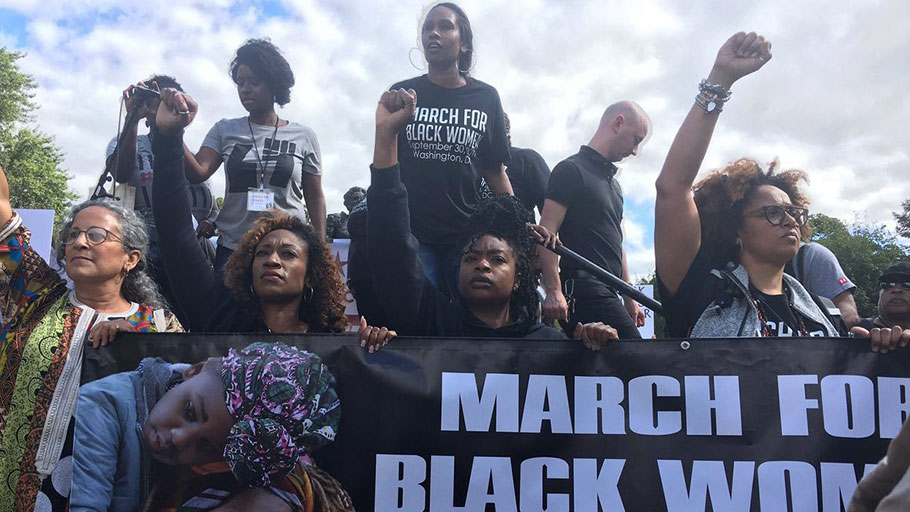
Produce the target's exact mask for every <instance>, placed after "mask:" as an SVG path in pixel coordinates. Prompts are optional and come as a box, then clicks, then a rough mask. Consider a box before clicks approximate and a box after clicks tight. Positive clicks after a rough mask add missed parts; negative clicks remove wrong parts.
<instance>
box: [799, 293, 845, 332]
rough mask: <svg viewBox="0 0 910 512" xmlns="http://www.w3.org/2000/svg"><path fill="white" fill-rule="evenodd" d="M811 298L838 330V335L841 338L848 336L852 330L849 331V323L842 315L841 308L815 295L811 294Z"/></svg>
mask: <svg viewBox="0 0 910 512" xmlns="http://www.w3.org/2000/svg"><path fill="white" fill-rule="evenodd" d="M809 296H810V297H812V300H813V301H814V302H815V305H816V306H818V309H820V310H821V312H822V314H823V315H825V318H827V319H828V321H829V322H831V325H833V326H834V328H835V329H837V333H838V334H840V335H841V336H847V335H848V334H849V332H850V330H849V329H847V323H846V322H844V318H843V316H842V315H841V313H840V308H838V307H837V305H836V304H834V301H832V300H831V299H829V298H827V297H822V296H820V295H816V294H814V293H809Z"/></svg>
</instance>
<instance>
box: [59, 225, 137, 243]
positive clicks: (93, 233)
mask: <svg viewBox="0 0 910 512" xmlns="http://www.w3.org/2000/svg"><path fill="white" fill-rule="evenodd" d="M82 233H85V241H86V242H88V244H89V245H100V244H103V243H104V242H105V241H107V239H108V238H111V239H113V240H114V241H115V242H120V243H123V240H122V239H121V238H120V237H119V236H117V235H115V234H113V233H111V232H110V231H108V230H106V229H104V228H100V227H98V226H92V227H90V228H88V229H84V230H83V229H79V228H70V230H69V231H67V232H66V235H64V237H63V245H73V244H74V243H75V242H76V240H78V239H79V235H81V234H82Z"/></svg>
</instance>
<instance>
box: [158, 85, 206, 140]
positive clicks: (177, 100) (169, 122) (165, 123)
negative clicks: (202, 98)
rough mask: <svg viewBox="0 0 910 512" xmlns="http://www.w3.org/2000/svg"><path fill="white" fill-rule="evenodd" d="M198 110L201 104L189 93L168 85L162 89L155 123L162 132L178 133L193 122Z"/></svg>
mask: <svg viewBox="0 0 910 512" xmlns="http://www.w3.org/2000/svg"><path fill="white" fill-rule="evenodd" d="M198 111H199V104H198V103H196V101H195V100H194V99H193V98H192V97H191V96H190V95H189V94H186V93H182V92H180V91H178V90H177V89H172V88H170V87H168V88H166V89H163V90H162V91H161V104H160V105H159V106H158V114H157V115H156V116H155V124H156V125H157V126H158V131H160V132H161V133H163V134H165V135H176V134H178V133H180V131H181V130H183V129H184V128H186V127H187V126H189V125H190V123H192V122H193V119H195V118H196V112H198Z"/></svg>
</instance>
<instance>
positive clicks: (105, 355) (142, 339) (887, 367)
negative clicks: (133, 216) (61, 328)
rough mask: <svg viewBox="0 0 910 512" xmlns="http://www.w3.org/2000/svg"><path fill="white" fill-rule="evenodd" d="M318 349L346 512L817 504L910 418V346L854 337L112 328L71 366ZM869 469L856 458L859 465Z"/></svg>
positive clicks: (326, 456) (831, 509)
mask: <svg viewBox="0 0 910 512" xmlns="http://www.w3.org/2000/svg"><path fill="white" fill-rule="evenodd" d="M279 340H280V341H283V342H285V343H288V344H294V345H298V346H301V347H305V348H307V349H309V350H311V351H313V352H316V353H318V354H320V355H321V356H322V357H323V358H324V360H325V361H326V363H327V364H328V366H329V367H330V368H331V370H332V371H333V372H334V374H335V376H336V377H337V379H338V392H339V395H340V397H341V400H342V411H343V412H342V423H341V429H340V431H339V433H338V436H337V438H336V440H335V442H334V443H333V444H332V445H331V446H328V447H326V448H323V449H321V450H320V451H319V452H318V453H317V454H316V458H317V460H318V462H319V465H320V466H321V467H323V468H324V469H326V470H328V471H329V472H330V473H331V474H332V475H333V476H335V477H336V478H337V479H338V480H339V481H341V482H342V483H343V484H344V486H345V487H346V489H347V490H348V491H349V492H350V494H351V496H352V498H353V499H354V504H355V506H356V507H357V509H358V510H361V511H371V510H376V511H382V512H390V511H413V512H417V511H423V510H427V511H432V512H443V511H445V512H449V511H453V512H454V511H478V512H482V511H485V510H496V511H498V512H508V511H518V510H521V511H523V512H532V511H549V512H554V511H569V510H574V511H592V512H596V511H598V510H606V511H618V510H630V511H632V510H642V511H660V510H667V511H670V512H678V511H679V512H681V511H706V510H716V511H719V510H723V511H748V510H762V511H772V510H773V511H785V510H794V511H817V510H821V511H824V512H836V511H840V510H843V509H844V508H845V504H846V503H848V502H849V499H850V496H851V495H852V493H853V489H854V488H855V486H856V482H857V480H858V479H859V478H861V477H862V475H863V472H864V471H865V470H867V469H869V468H870V467H871V465H872V464H875V463H876V462H877V461H878V460H879V459H880V458H881V457H882V456H883V455H884V453H885V450H886V448H887V444H888V440H889V439H890V438H892V437H893V436H894V435H895V434H896V433H897V431H898V430H899V429H900V426H901V424H902V422H903V420H904V419H905V417H906V416H907V415H908V412H910V396H908V395H910V393H908V391H910V351H905V350H898V351H897V352H893V353H889V354H887V355H877V354H874V353H872V352H870V351H869V347H868V344H867V343H866V342H862V341H858V340H853V339H832V340H820V339H818V338H814V339H805V340H799V339H781V340H765V341H762V340H693V341H692V342H691V344H690V343H689V342H683V341H681V340H675V341H674V340H666V341H641V342H628V343H614V344H611V345H608V346H607V347H605V348H604V349H603V350H602V351H601V352H598V353H594V352H590V351H587V350H585V349H584V348H583V347H582V346H581V344H580V343H573V342H569V341H566V342H558V341H525V340H490V339H483V340H473V339H458V340H447V339H432V340H428V339H407V338H402V339H396V340H393V341H392V343H391V344H390V345H389V347H387V348H386V349H384V350H382V351H380V352H378V353H376V354H368V353H366V352H365V351H364V350H363V349H361V348H360V346H359V344H358V342H357V339H356V338H354V337H353V336H310V337H301V336H280V335H168V334H159V335H143V336H135V335H133V336H124V337H123V339H122V340H118V341H117V343H115V344H113V345H112V346H110V347H109V350H107V351H96V352H94V353H93V351H91V350H89V351H87V354H90V356H88V357H91V358H92V360H86V363H85V369H86V371H87V372H89V373H91V372H94V373H97V374H98V375H100V374H104V373H109V372H110V371H111V370H113V369H114V367H116V368H117V369H119V370H121V371H125V370H132V369H135V368H136V366H137V365H138V363H139V360H140V359H141V358H142V357H146V356H152V355H156V356H161V357H163V358H165V359H167V360H169V361H174V362H177V361H180V362H196V361H201V360H203V359H205V358H206V357H209V356H214V355H223V354H224V353H225V352H226V351H227V348H228V347H232V346H233V347H241V346H245V345H246V344H248V343H251V342H253V341H279ZM866 465H870V466H868V467H867V466H866Z"/></svg>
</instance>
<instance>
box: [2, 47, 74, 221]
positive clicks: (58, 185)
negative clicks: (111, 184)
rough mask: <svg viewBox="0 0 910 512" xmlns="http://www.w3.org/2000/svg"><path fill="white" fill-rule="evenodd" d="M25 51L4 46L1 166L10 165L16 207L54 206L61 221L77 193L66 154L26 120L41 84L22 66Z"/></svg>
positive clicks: (7, 171) (11, 185)
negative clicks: (65, 161) (72, 187)
mask: <svg viewBox="0 0 910 512" xmlns="http://www.w3.org/2000/svg"><path fill="white" fill-rule="evenodd" d="M22 57H23V54H22V53H19V52H11V51H8V50H6V49H5V48H0V166H2V167H3V169H4V170H5V171H6V175H7V178H8V179H9V186H10V202H11V203H12V205H13V207H14V208H45V209H52V210H54V214H55V219H56V221H57V222H60V221H61V220H62V219H63V217H64V215H65V214H66V210H67V208H69V206H70V205H71V204H72V203H73V200H75V199H76V194H74V193H73V192H72V191H71V190H70V189H69V187H68V185H67V182H68V180H69V176H68V175H67V174H66V172H65V171H64V170H63V169H62V168H61V164H62V162H63V154H62V153H61V152H60V150H59V149H58V148H57V147H56V146H55V145H54V141H53V139H52V138H51V137H49V136H47V135H45V134H43V133H41V132H39V131H38V130H36V129H35V128H32V127H29V126H26V123H28V122H29V121H31V120H32V116H31V113H32V112H33V111H34V109H35V105H34V103H33V102H32V97H33V96H34V92H33V91H34V89H35V88H36V87H37V86H36V84H35V81H34V79H32V77H31V76H29V75H27V74H25V73H23V72H22V71H20V70H19V66H18V63H17V61H18V60H19V59H21V58H22Z"/></svg>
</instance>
